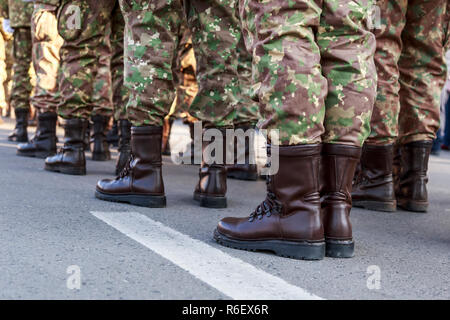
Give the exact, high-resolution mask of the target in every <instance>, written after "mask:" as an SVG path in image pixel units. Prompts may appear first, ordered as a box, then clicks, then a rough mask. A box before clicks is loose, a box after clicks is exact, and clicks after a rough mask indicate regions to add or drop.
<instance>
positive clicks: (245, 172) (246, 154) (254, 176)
mask: <svg viewBox="0 0 450 320" xmlns="http://www.w3.org/2000/svg"><path fill="white" fill-rule="evenodd" d="M239 129H242V130H243V131H244V133H246V132H247V130H251V131H250V132H251V133H250V135H249V137H246V139H245V141H244V146H243V147H244V148H242V149H241V148H239V145H238V143H237V141H236V139H235V142H234V163H233V164H227V165H226V167H227V177H228V178H231V179H238V180H250V181H256V180H258V168H257V166H256V159H255V157H254V152H253V157H252V159H250V156H251V155H250V150H251V149H250V148H254V145H253V142H254V140H255V130H254V127H250V126H246V127H236V128H235V130H239ZM238 162H239V163H238Z"/></svg>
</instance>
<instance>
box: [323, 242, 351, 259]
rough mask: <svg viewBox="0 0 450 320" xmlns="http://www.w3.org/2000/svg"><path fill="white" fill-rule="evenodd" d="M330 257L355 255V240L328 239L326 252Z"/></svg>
mask: <svg viewBox="0 0 450 320" xmlns="http://www.w3.org/2000/svg"><path fill="white" fill-rule="evenodd" d="M325 255H326V256H327V257H330V258H352V257H353V256H354V255H355V242H354V241H353V240H326V254H325Z"/></svg>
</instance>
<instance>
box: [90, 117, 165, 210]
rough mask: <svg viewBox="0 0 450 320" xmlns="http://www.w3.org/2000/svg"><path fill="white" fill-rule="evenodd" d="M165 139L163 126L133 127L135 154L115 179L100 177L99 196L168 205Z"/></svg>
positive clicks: (130, 201) (108, 199) (131, 201)
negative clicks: (163, 171) (162, 156)
mask: <svg viewBox="0 0 450 320" xmlns="http://www.w3.org/2000/svg"><path fill="white" fill-rule="evenodd" d="M161 142H162V127H159V126H142V127H132V128H131V157H130V159H129V160H128V163H127V165H126V166H125V169H124V170H123V171H122V172H121V173H120V175H119V176H118V177H117V178H116V179H114V180H111V179H103V180H100V181H99V182H98V183H97V188H96V191H95V196H96V197H97V198H99V199H101V200H106V201H113V202H125V203H129V204H133V205H136V206H142V207H149V208H162V207H165V206H166V197H165V195H164V183H163V177H162V172H161V165H162V159H161Z"/></svg>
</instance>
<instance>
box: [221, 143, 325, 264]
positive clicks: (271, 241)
mask: <svg viewBox="0 0 450 320" xmlns="http://www.w3.org/2000/svg"><path fill="white" fill-rule="evenodd" d="M275 150H276V149H272V150H271V154H272V158H273V157H274V156H277V155H276V154H275V152H276V151H275ZM320 150H321V145H318V144H316V145H298V146H280V147H279V151H278V155H279V157H278V158H279V170H278V172H277V173H276V174H274V175H270V176H267V196H266V199H265V200H264V201H263V202H262V203H261V204H260V205H259V206H258V207H257V208H256V209H255V211H254V212H253V213H251V215H250V217H248V218H224V219H222V220H221V221H220V222H219V224H218V226H217V229H216V230H215V231H214V239H215V240H216V241H217V242H218V243H220V244H222V245H225V246H227V247H231V248H235V249H242V250H251V251H257V250H264V251H272V252H274V253H275V254H277V255H280V256H284V257H290V258H295V259H305V260H320V259H323V257H324V255H325V238H324V230H323V224H322V219H321V213H320V194H319V163H320Z"/></svg>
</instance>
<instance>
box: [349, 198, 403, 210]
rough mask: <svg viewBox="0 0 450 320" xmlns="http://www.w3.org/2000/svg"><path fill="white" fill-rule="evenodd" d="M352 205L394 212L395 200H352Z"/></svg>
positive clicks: (395, 207) (395, 208)
mask: <svg viewBox="0 0 450 320" xmlns="http://www.w3.org/2000/svg"><path fill="white" fill-rule="evenodd" d="M353 206H354V207H357V208H364V209H367V210H372V211H382V212H395V211H397V201H395V200H394V201H384V202H383V201H353Z"/></svg>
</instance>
